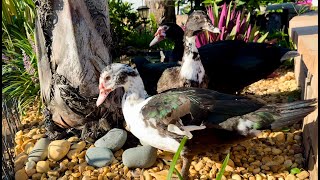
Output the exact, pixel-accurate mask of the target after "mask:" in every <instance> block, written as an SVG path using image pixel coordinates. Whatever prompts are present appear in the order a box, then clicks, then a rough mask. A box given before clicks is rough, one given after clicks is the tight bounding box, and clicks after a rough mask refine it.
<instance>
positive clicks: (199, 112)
mask: <svg viewBox="0 0 320 180" xmlns="http://www.w3.org/2000/svg"><path fill="white" fill-rule="evenodd" d="M120 87H121V88H123V89H124V95H123V98H122V104H121V106H122V112H123V115H124V119H125V121H126V125H127V129H128V130H129V131H130V132H131V133H132V134H133V135H134V136H135V137H137V138H138V139H140V141H143V142H144V143H146V144H149V145H150V146H153V147H155V148H158V149H160V150H163V151H167V152H172V153H175V152H176V151H177V149H178V147H179V143H180V142H181V139H183V138H184V137H187V139H188V140H187V143H186V144H185V146H184V148H183V149H182V151H181V154H180V157H181V158H182V162H183V163H182V164H183V166H182V169H181V175H182V176H183V178H184V179H187V178H188V174H189V173H188V172H189V168H190V164H191V160H192V157H193V156H195V155H196V154H198V153H203V152H206V151H208V150H210V148H220V147H221V148H222V147H225V146H226V147H227V146H228V145H232V144H235V143H239V142H242V141H245V140H248V139H249V138H252V137H255V136H257V135H258V134H259V133H260V132H261V131H262V130H265V129H272V130H277V129H280V128H282V127H285V126H290V125H292V124H294V123H297V122H299V121H301V120H302V118H304V117H305V116H307V115H308V114H310V113H311V112H313V111H314V110H315V109H316V102H317V99H309V100H301V101H295V102H291V103H281V104H267V105H265V104H262V103H260V102H257V101H254V100H252V99H248V98H246V97H244V96H237V95H230V94H225V93H220V92H217V91H214V90H210V89H204V88H196V87H181V88H175V89H170V90H167V91H165V92H162V93H159V94H156V95H153V96H150V95H148V94H147V92H146V91H145V88H144V84H143V81H142V79H141V77H140V74H139V72H138V71H137V70H136V69H134V68H133V67H131V66H130V65H127V64H120V63H112V64H109V65H108V66H106V67H105V68H104V69H103V70H102V72H101V74H100V78H99V97H98V98H97V101H96V105H97V106H98V107H99V106H100V105H101V104H103V103H104V101H105V99H106V98H107V97H108V94H109V93H110V92H112V91H114V90H115V89H117V88H120Z"/></svg>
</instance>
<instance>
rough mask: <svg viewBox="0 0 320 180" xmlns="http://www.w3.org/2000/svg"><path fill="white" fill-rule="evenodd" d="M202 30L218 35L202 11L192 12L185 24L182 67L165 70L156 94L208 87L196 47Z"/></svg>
mask: <svg viewBox="0 0 320 180" xmlns="http://www.w3.org/2000/svg"><path fill="white" fill-rule="evenodd" d="M202 30H207V31H209V32H212V33H219V32H220V30H219V29H218V28H216V27H214V26H213V24H212V23H211V21H210V19H209V16H208V15H207V14H206V13H205V12H204V11H199V10H196V11H193V12H192V13H191V14H190V15H189V17H188V20H187V22H186V30H185V35H184V38H183V39H184V52H183V56H182V65H181V66H177V67H172V68H168V69H166V70H165V71H164V72H163V74H162V76H161V77H160V79H159V81H158V84H157V92H158V93H160V92H163V91H165V90H168V89H172V88H178V87H201V88H207V87H208V77H207V76H206V74H205V70H204V67H203V65H202V63H201V59H200V55H199V52H198V49H197V47H196V35H197V34H198V33H199V32H201V31H202Z"/></svg>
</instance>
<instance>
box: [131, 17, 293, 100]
mask: <svg viewBox="0 0 320 180" xmlns="http://www.w3.org/2000/svg"><path fill="white" fill-rule="evenodd" d="M163 27H166V28H163ZM177 29H180V31H177ZM181 30H182V29H181V27H180V26H178V25H177V24H173V23H164V24H162V25H160V27H159V29H158V31H160V32H157V33H156V34H155V38H154V40H153V41H152V42H153V43H152V45H154V44H155V43H156V42H160V41H161V40H163V39H171V38H173V37H183V35H184V34H183V33H182V31H181ZM181 39H182V38H181ZM158 40H160V41H158ZM175 44H183V41H182V40H181V41H180V42H178V41H176V43H175ZM198 51H199V54H200V58H201V62H202V64H203V67H204V69H205V71H206V74H207V75H208V77H209V79H210V82H209V85H208V88H209V89H213V90H217V91H220V92H224V93H230V94H235V93H236V92H239V91H241V90H242V89H243V88H244V87H246V86H248V85H250V84H252V83H254V82H256V81H259V80H261V79H263V78H267V77H268V75H270V74H271V73H272V72H274V71H275V70H276V69H277V68H278V67H279V66H280V65H281V64H282V62H283V61H284V60H287V59H290V58H293V57H296V56H299V53H298V52H297V51H291V50H290V49H287V48H282V47H279V46H277V45H272V44H267V43H254V42H249V43H246V42H244V41H241V40H226V41H218V42H213V43H210V44H207V45H204V46H202V47H200V48H199V49H198ZM181 59H182V56H181V57H180V58H178V59H177V60H176V61H178V60H179V61H180V60H181ZM135 61H139V62H143V63H140V64H139V63H138V64H137V65H136V67H137V69H138V71H139V72H142V71H143V73H140V74H141V77H142V79H143V81H144V83H145V86H146V89H147V92H148V93H150V94H155V92H151V91H149V90H148V89H150V88H149V87H150V86H152V87H153V86H154V83H153V84H149V83H147V82H150V81H148V79H149V78H152V76H153V73H152V72H153V71H154V69H151V68H150V67H153V66H154V67H156V68H160V67H161V66H166V63H150V62H149V61H148V60H147V59H145V58H142V57H140V58H139V60H133V62H135ZM171 66H179V64H178V63H176V64H174V63H171ZM149 69H150V70H149ZM161 70H163V68H162V69H161V68H160V71H161ZM157 78H158V77H155V78H154V79H157Z"/></svg>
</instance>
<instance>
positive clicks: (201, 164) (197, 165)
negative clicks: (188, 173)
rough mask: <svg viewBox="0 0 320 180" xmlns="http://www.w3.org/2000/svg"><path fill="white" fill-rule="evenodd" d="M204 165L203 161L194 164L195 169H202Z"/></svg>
mask: <svg viewBox="0 0 320 180" xmlns="http://www.w3.org/2000/svg"><path fill="white" fill-rule="evenodd" d="M203 167H204V164H203V163H202V161H199V162H198V163H197V164H196V165H195V166H194V169H195V170H196V171H200V170H201V169H202V168H203Z"/></svg>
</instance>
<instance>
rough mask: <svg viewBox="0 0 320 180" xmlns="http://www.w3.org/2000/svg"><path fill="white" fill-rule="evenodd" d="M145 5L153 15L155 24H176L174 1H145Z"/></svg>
mask: <svg viewBox="0 0 320 180" xmlns="http://www.w3.org/2000/svg"><path fill="white" fill-rule="evenodd" d="M145 2H146V5H147V6H148V7H149V8H150V13H153V14H154V16H155V19H156V21H157V24H161V23H165V22H173V23H176V14H175V4H174V3H175V0H145Z"/></svg>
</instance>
